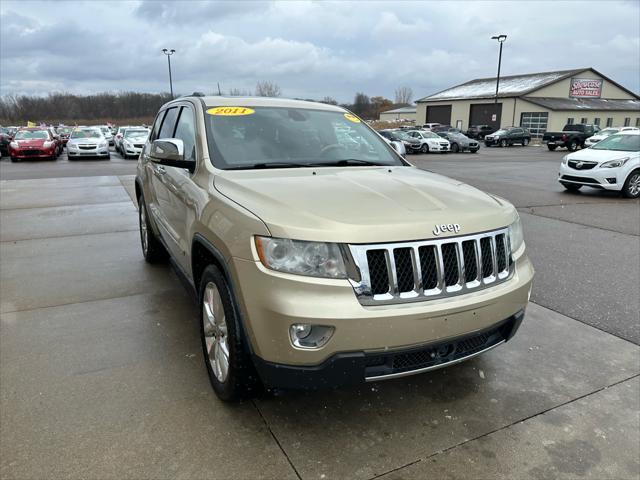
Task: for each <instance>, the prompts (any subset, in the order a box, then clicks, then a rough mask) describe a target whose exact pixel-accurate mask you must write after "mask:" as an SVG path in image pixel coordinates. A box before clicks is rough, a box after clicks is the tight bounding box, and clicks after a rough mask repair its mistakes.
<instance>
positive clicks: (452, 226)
mask: <svg viewBox="0 0 640 480" xmlns="http://www.w3.org/2000/svg"><path fill="white" fill-rule="evenodd" d="M459 231H460V224H459V223H447V224H442V225H436V228H434V229H433V234H434V235H436V236H438V235H440V234H441V233H443V232H451V233H458V232H459Z"/></svg>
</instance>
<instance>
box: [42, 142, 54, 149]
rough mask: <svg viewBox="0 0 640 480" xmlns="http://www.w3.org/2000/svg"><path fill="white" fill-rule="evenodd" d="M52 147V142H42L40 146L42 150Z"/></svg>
mask: <svg viewBox="0 0 640 480" xmlns="http://www.w3.org/2000/svg"><path fill="white" fill-rule="evenodd" d="M52 146H53V142H44V143H43V144H42V148H51V147H52Z"/></svg>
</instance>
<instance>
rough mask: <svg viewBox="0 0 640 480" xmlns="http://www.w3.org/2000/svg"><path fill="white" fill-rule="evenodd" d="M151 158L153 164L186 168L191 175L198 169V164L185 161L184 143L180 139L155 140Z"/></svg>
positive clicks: (150, 154) (152, 145) (150, 153)
mask: <svg viewBox="0 0 640 480" xmlns="http://www.w3.org/2000/svg"><path fill="white" fill-rule="evenodd" d="M149 157H150V158H151V161H152V162H155V163H159V164H160V165H166V166H167V167H178V168H186V169H187V170H189V171H190V172H191V173H193V171H194V170H195V169H196V162H194V161H193V160H185V159H184V143H183V142H182V140H180V139H179V138H161V139H159V140H154V141H153V143H152V144H151V151H150V152H149Z"/></svg>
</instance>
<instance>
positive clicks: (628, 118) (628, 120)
mask: <svg viewBox="0 0 640 480" xmlns="http://www.w3.org/2000/svg"><path fill="white" fill-rule="evenodd" d="M629 125H631V117H625V119H624V126H625V127H628V126H629Z"/></svg>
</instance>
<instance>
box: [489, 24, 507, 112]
mask: <svg viewBox="0 0 640 480" xmlns="http://www.w3.org/2000/svg"><path fill="white" fill-rule="evenodd" d="M506 39H507V36H506V35H494V36H493V37H491V40H497V41H498V43H499V44H500V54H499V55H498V77H497V78H496V101H495V103H496V104H497V103H498V87H499V86H500V64H501V63H502V44H503V43H504V41H505V40H506Z"/></svg>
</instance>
